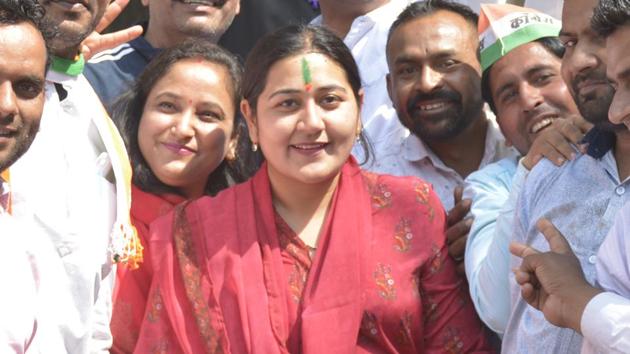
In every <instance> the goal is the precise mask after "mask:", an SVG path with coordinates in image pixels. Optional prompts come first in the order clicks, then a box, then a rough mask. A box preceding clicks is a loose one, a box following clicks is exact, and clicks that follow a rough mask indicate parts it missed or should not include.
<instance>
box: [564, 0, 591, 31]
mask: <svg viewBox="0 0 630 354" xmlns="http://www.w3.org/2000/svg"><path fill="white" fill-rule="evenodd" d="M596 5H597V1H596V0H570V1H565V2H564V6H563V8H562V30H561V32H560V33H561V34H574V35H575V34H579V33H580V32H584V31H590V28H591V17H592V16H593V9H594V8H595V6H596Z"/></svg>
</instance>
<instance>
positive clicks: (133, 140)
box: [113, 40, 249, 195]
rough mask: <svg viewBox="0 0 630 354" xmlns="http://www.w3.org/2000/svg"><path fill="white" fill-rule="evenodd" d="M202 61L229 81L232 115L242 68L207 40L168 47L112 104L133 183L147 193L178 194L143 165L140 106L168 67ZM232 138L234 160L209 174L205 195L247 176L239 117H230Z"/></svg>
mask: <svg viewBox="0 0 630 354" xmlns="http://www.w3.org/2000/svg"><path fill="white" fill-rule="evenodd" d="M193 58H194V59H202V60H205V61H208V62H211V63H213V64H217V65H219V66H222V67H223V68H225V70H226V71H227V72H228V74H229V78H230V82H226V83H225V85H226V87H227V88H228V90H229V92H230V93H231V96H232V103H233V104H234V109H235V112H238V107H239V103H240V100H241V79H242V72H243V70H242V67H241V65H240V63H239V61H238V59H237V58H236V57H235V56H234V55H232V54H230V53H229V52H228V51H227V50H225V49H223V48H221V47H219V46H217V45H215V44H212V43H210V42H207V41H201V40H191V41H186V42H184V43H182V44H180V45H178V46H175V47H173V48H169V49H167V50H164V51H163V52H162V53H160V54H159V55H158V56H157V57H155V58H154V59H153V60H152V61H151V62H150V63H149V65H147V67H146V68H145V69H144V71H143V72H142V74H140V76H139V77H138V78H137V80H136V81H135V83H134V85H133V86H132V87H131V89H130V90H129V91H127V92H126V93H125V94H124V95H122V96H121V97H120V98H119V99H118V100H117V101H116V103H115V104H114V112H113V117H114V121H115V122H117V123H118V125H119V129H120V131H121V134H122V136H123V139H124V140H125V144H126V145H127V150H128V152H129V159H130V160H131V167H132V169H133V183H134V184H135V185H136V186H138V187H139V188H140V189H142V190H143V191H145V192H148V193H154V194H163V193H175V194H180V195H181V194H182V192H181V191H180V190H178V189H177V188H176V187H173V186H169V185H166V184H165V183H163V182H162V181H160V180H159V179H158V178H157V176H156V175H155V174H154V173H153V171H152V170H151V168H150V167H149V165H148V164H147V162H146V160H145V159H144V156H143V155H142V153H141V151H140V146H139V145H138V129H139V126H140V119H141V117H142V114H143V111H144V106H145V104H146V101H147V97H148V96H149V93H150V92H151V90H152V89H153V87H154V86H155V84H156V83H157V82H158V81H159V80H160V79H162V78H163V77H164V76H165V75H166V74H167V73H168V72H169V70H170V69H171V67H172V66H173V65H174V64H175V63H177V62H179V61H181V60H185V59H193ZM233 128H234V129H233V132H232V136H233V137H236V138H237V139H238V143H237V151H236V158H235V159H234V160H233V161H228V160H227V159H224V160H223V162H221V164H220V165H219V166H218V167H217V168H216V169H215V170H214V171H213V172H212V173H211V174H210V176H209V177H208V182H207V183H206V190H205V192H206V193H207V194H210V195H215V194H217V193H218V192H220V191H221V190H223V189H225V188H227V187H229V185H230V184H232V183H233V182H237V183H238V182H242V181H244V180H245V179H246V178H247V177H249V172H248V171H246V168H245V166H246V165H245V162H244V161H243V159H241V156H240V155H241V154H242V153H245V151H247V148H246V147H245V146H243V142H244V141H245V140H246V139H245V136H246V135H247V133H246V132H245V130H246V125H245V123H244V122H243V119H242V118H241V116H240V114H238V113H237V114H236V116H235V117H234V126H233Z"/></svg>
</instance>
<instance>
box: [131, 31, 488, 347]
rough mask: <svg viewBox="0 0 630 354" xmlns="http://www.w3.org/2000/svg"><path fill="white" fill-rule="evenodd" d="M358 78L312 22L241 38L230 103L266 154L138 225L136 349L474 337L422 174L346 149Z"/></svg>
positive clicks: (331, 38)
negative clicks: (252, 43) (238, 175)
mask: <svg viewBox="0 0 630 354" xmlns="http://www.w3.org/2000/svg"><path fill="white" fill-rule="evenodd" d="M360 88H361V79H360V77H359V73H358V69H357V66H356V63H355V62H354V59H353V58H352V54H351V53H350V51H349V50H348V48H347V47H346V46H345V45H344V44H343V42H342V41H341V40H340V39H339V38H338V37H336V36H335V35H334V34H333V33H332V32H330V31H328V30H326V29H323V28H319V27H308V26H307V27H298V26H291V27H286V28H284V29H281V30H279V31H277V32H275V33H272V34H270V35H268V36H266V37H264V38H263V39H262V40H261V41H260V42H259V43H258V44H257V46H256V47H255V48H254V50H253V51H252V54H251V55H250V57H249V58H248V60H247V63H246V69H245V75H244V90H243V92H244V100H243V101H242V102H241V111H242V112H243V114H244V116H245V118H246V120H247V124H248V127H249V136H250V138H251V140H252V141H253V143H254V144H255V146H258V145H259V146H260V149H261V151H262V153H263V155H264V156H265V158H266V162H265V164H264V165H263V167H262V168H261V169H260V170H259V171H258V173H257V174H256V175H255V176H254V177H253V178H252V179H251V180H250V181H247V182H245V183H242V184H240V185H237V186H234V187H232V188H229V189H227V190H225V191H223V192H221V193H220V194H218V195H217V196H216V197H215V198H210V197H203V198H200V199H198V200H196V201H194V202H191V203H189V204H185V205H181V206H179V207H177V208H176V210H175V212H173V213H170V214H169V215H167V216H165V217H163V218H160V219H158V220H156V221H155V222H154V223H152V224H151V236H152V239H151V242H152V243H151V247H152V249H154V250H156V252H157V253H155V254H154V255H153V256H154V262H153V266H154V272H155V274H156V276H155V277H154V278H153V283H152V285H151V286H152V287H151V293H150V295H149V303H148V305H147V312H146V313H147V315H146V316H145V321H144V324H143V332H142V333H141V335H140V337H141V338H140V341H139V343H140V345H142V346H143V348H152V349H165V348H168V351H169V352H183V353H200V352H208V353H213V352H219V351H223V352H232V353H354V352H370V353H376V352H390V353H417V352H423V351H427V352H428V351H434V352H449V351H458V352H470V351H478V352H483V351H484V350H485V349H488V342H487V341H486V339H485V337H484V331H483V329H482V327H481V325H480V323H479V320H478V319H477V318H476V316H475V313H474V309H473V307H472V304H471V303H470V300H469V298H468V295H467V293H466V292H465V291H464V290H463V289H464V288H463V284H462V280H461V279H459V278H458V277H457V275H456V274H455V266H454V263H453V261H452V260H451V259H450V258H449V257H448V255H447V251H446V244H445V235H444V225H445V214H444V211H443V210H442V207H441V205H440V203H439V200H438V198H437V196H436V195H435V194H434V193H433V191H432V189H431V187H430V186H429V185H428V184H427V183H425V182H424V181H422V180H419V179H416V178H397V177H391V176H379V175H375V174H370V173H367V172H364V171H362V170H361V169H360V168H359V166H358V164H357V162H356V161H355V160H354V159H353V158H352V157H351V156H350V150H351V149H352V145H353V143H354V142H355V141H356V139H357V137H359V136H360V128H361V123H360V119H359V112H360V108H361V99H362V91H361V89H360ZM156 260H159V262H157V261H156ZM331 324H334V326H333V325H331Z"/></svg>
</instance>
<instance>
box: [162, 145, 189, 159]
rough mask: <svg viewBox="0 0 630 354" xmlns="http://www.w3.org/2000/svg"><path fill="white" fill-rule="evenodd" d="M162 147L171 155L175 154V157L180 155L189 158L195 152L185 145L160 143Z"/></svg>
mask: <svg viewBox="0 0 630 354" xmlns="http://www.w3.org/2000/svg"><path fill="white" fill-rule="evenodd" d="M162 145H164V147H165V148H166V149H167V150H170V151H172V152H173V153H175V154H177V155H180V156H190V155H192V154H194V153H195V150H193V149H191V148H189V147H187V146H186V145H182V144H175V143H162Z"/></svg>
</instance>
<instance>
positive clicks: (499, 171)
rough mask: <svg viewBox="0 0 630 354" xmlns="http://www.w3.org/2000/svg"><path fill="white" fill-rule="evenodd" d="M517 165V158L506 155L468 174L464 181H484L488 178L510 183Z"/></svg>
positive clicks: (488, 179)
mask: <svg viewBox="0 0 630 354" xmlns="http://www.w3.org/2000/svg"><path fill="white" fill-rule="evenodd" d="M517 167H518V159H517V158H511V157H508V158H505V159H501V160H499V161H497V162H493V163H491V164H489V165H487V166H485V167H483V168H482V169H480V170H477V171H475V172H473V173H471V174H470V175H468V177H466V183H485V182H487V181H490V180H492V181H504V182H507V183H510V181H511V179H512V176H514V174H515V173H516V168H517Z"/></svg>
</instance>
